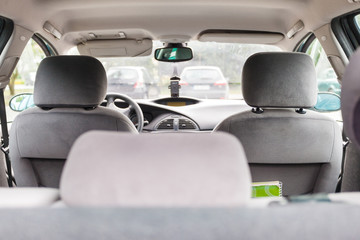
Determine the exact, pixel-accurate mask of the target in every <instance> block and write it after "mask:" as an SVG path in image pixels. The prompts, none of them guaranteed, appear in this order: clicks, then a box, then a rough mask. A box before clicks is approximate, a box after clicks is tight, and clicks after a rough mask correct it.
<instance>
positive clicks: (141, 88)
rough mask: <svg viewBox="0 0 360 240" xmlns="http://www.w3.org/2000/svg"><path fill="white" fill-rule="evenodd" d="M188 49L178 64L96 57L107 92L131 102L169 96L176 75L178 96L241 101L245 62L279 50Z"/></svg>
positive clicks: (211, 45)
mask: <svg viewBox="0 0 360 240" xmlns="http://www.w3.org/2000/svg"><path fill="white" fill-rule="evenodd" d="M153 45H154V46H153V51H155V49H156V48H160V47H162V46H163V45H162V43H161V42H159V41H154V42H153ZM188 47H190V48H192V50H193V55H194V57H193V59H192V60H190V61H187V62H179V63H168V62H158V61H156V60H155V59H154V55H153V54H151V55H150V56H145V57H132V58H130V57H118V58H98V59H99V60H100V61H101V62H102V63H103V65H104V67H105V69H106V71H107V76H108V92H118V93H123V94H126V95H128V96H130V97H132V98H135V99H144V98H150V99H153V98H160V97H169V96H170V90H169V88H168V86H169V84H170V78H171V77H172V76H173V75H174V74H176V75H177V76H180V77H181V81H180V85H181V89H180V96H183V97H195V98H200V99H242V93H241V74H242V68H243V65H244V63H245V61H246V59H247V58H248V57H249V56H251V55H252V54H254V53H257V52H269V51H281V50H280V48H278V47H275V46H270V45H261V44H239V43H215V42H198V41H191V42H189V43H188ZM71 52H72V53H76V50H75V49H72V50H71ZM125 85H126V86H125Z"/></svg>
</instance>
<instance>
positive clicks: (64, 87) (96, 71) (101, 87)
mask: <svg viewBox="0 0 360 240" xmlns="http://www.w3.org/2000/svg"><path fill="white" fill-rule="evenodd" d="M106 88H107V78H106V72H105V69H104V67H103V66H102V64H101V62H100V61H99V60H97V59H96V58H93V57H89V56H55V57H48V58H45V59H44V60H43V61H42V62H41V63H40V65H39V68H38V70H37V73H36V79H35V86H34V103H35V105H36V106H38V107H43V108H44V107H46V108H53V107H95V106H97V105H99V104H100V103H101V102H102V101H103V100H104V96H105V94H106Z"/></svg>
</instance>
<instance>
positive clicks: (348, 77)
mask: <svg viewBox="0 0 360 240" xmlns="http://www.w3.org/2000/svg"><path fill="white" fill-rule="evenodd" d="M359 65H360V50H357V51H356V52H355V53H354V54H353V55H352V57H351V59H350V63H349V65H348V66H347V68H346V71H345V74H344V77H343V80H342V87H341V111H342V116H343V121H344V131H345V134H346V136H347V137H349V138H350V140H351V142H352V143H353V144H354V146H355V147H356V148H357V149H358V150H360V124H359V119H360V82H359V76H360V68H359Z"/></svg>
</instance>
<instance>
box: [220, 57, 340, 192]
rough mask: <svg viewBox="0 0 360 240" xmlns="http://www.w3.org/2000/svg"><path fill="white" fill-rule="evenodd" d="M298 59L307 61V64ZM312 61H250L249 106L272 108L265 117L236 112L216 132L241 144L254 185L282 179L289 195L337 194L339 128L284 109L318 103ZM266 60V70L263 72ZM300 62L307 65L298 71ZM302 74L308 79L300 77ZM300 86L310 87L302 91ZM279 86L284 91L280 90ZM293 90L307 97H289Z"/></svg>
mask: <svg viewBox="0 0 360 240" xmlns="http://www.w3.org/2000/svg"><path fill="white" fill-rule="evenodd" d="M281 56H284V58H282V57H281ZM291 56H293V57H291ZM257 58H259V59H258V60H257ZM271 59H272V61H271ZM299 59H300V60H303V59H304V60H303V61H304V62H302V61H298V60H299ZM308 60H309V58H308V57H306V56H305V55H303V54H297V53H282V54H278V53H266V54H256V55H254V56H253V57H250V60H249V62H248V63H247V64H245V66H244V75H243V84H244V87H243V88H244V89H246V95H247V96H250V95H251V91H254V95H253V96H251V98H250V99H251V100H250V101H249V102H248V103H249V104H251V105H253V106H259V107H264V106H270V107H272V108H267V109H265V110H264V112H263V113H261V114H257V113H254V112H252V111H245V112H241V113H238V114H235V115H233V116H231V117H229V118H227V119H225V120H224V121H222V122H221V123H220V124H219V125H218V126H217V127H216V128H215V129H214V131H224V132H229V133H231V134H233V135H235V136H236V137H237V138H238V139H239V140H240V141H241V143H242V144H243V146H244V150H245V153H246V155H247V159H248V162H249V165H250V171H251V174H252V179H253V181H254V182H258V181H260V182H263V181H281V182H282V183H283V194H284V195H285V196H287V195H296V194H306V193H316V192H327V193H331V192H335V189H336V185H337V181H338V176H339V173H340V168H341V159H342V137H341V131H340V128H339V126H338V124H337V123H336V122H335V121H334V120H332V119H331V118H329V117H326V116H324V115H322V114H320V113H316V112H313V111H310V110H307V111H306V113H305V114H299V113H297V112H296V111H295V109H290V108H288V109H282V108H284V107H285V106H286V105H288V106H296V107H305V106H311V105H313V100H312V96H313V93H314V90H313V89H312V88H311V87H313V88H315V90H316V85H314V83H315V84H316V78H315V75H313V71H314V66H313V65H312V63H311V61H310V62H309V61H308ZM310 60H311V59H310ZM265 62H266V67H265V68H262V67H263V65H264V64H265ZM299 62H300V63H303V65H300V67H299V69H297V68H296V66H297V64H300V63H299ZM256 64H258V66H257V67H258V69H260V68H261V69H262V71H259V70H258V72H260V73H259V74H255V73H253V74H249V72H255V70H254V69H256ZM279 64H282V68H281V71H280V70H279V71H277V70H276V69H278V68H280V65H279ZM248 68H250V70H249V69H248ZM273 69H275V71H273ZM300 70H301V71H300ZM293 73H294V74H293ZM300 73H303V75H304V76H305V77H306V78H309V79H305V78H303V77H300ZM255 77H263V79H255ZM252 81H253V82H252ZM265 81H269V82H270V81H271V82H272V84H270V83H269V84H268V83H264V82H265ZM254 82H255V83H254ZM256 83H258V85H256ZM246 84H248V85H246ZM299 84H304V85H305V84H308V85H307V86H301V87H300V86H298V85H299ZM249 85H250V86H249ZM255 86H257V88H255ZM277 87H279V88H281V89H280V90H279V91H277V90H276V88H277ZM293 89H295V90H294V91H298V90H299V92H298V94H305V93H306V94H305V96H304V97H303V98H302V97H301V95H294V97H293V98H290V97H289V96H288V95H287V93H285V92H286V91H289V92H290V94H292V92H293ZM307 91H308V92H307ZM263 95H266V96H263ZM315 96H316V95H315ZM244 97H245V95H244ZM256 98H259V99H260V100H259V101H257V100H256ZM245 99H246V97H245ZM248 100H249V99H248ZM248 100H247V101H248ZM285 100H288V103H287V104H283V103H282V102H286V101H285ZM275 107H281V109H279V108H275Z"/></svg>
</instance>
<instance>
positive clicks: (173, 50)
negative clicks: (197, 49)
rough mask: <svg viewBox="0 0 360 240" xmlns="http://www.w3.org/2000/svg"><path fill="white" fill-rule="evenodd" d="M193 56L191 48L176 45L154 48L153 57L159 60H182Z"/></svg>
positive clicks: (187, 59)
mask: <svg viewBox="0 0 360 240" xmlns="http://www.w3.org/2000/svg"><path fill="white" fill-rule="evenodd" d="M192 58H193V53H192V50H191V48H188V47H182V46H176V47H165V48H158V49H156V50H155V59H156V60H158V61H161V62H184V61H189V60H191V59H192Z"/></svg>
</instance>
